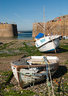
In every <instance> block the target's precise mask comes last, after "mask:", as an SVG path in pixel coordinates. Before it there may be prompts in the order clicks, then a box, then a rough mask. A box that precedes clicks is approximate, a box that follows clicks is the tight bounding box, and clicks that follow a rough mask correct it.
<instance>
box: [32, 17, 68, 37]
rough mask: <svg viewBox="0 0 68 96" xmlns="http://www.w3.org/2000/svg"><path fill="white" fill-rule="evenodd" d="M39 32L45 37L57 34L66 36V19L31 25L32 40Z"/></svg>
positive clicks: (67, 23) (67, 21) (67, 33)
mask: <svg viewBox="0 0 68 96" xmlns="http://www.w3.org/2000/svg"><path fill="white" fill-rule="evenodd" d="M40 32H41V33H45V35H48V34H49V35H51V34H53V35H56V34H58V35H62V36H68V19H62V20H61V21H60V20H56V19H55V20H51V21H49V22H47V23H43V22H37V23H33V32H32V36H33V38H34V37H35V36H37V34H38V33H40Z"/></svg>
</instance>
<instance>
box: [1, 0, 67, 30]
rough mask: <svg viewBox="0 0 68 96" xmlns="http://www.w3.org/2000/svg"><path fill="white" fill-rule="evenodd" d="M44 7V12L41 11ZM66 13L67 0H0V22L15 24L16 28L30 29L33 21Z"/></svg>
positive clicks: (50, 18)
mask: <svg viewBox="0 0 68 96" xmlns="http://www.w3.org/2000/svg"><path fill="white" fill-rule="evenodd" d="M43 9H45V12H43ZM43 14H45V22H47V21H49V20H52V19H54V18H56V17H59V16H63V15H67V14H68V0H0V22H3V23H5V22H8V23H9V24H17V29H18V30H19V31H20V30H23V31H24V30H25V31H27V30H32V29H33V23H35V22H43V21H44V19H43V16H44V15H43Z"/></svg>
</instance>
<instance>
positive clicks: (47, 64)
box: [44, 56, 55, 96]
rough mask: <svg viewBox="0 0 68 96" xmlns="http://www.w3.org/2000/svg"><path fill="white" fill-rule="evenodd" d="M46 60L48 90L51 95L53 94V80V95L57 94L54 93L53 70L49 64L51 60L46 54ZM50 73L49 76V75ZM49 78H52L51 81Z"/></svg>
mask: <svg viewBox="0 0 68 96" xmlns="http://www.w3.org/2000/svg"><path fill="white" fill-rule="evenodd" d="M44 61H45V63H46V78H47V86H48V92H49V96H51V95H50V94H51V92H50V82H51V88H52V90H51V91H52V96H55V94H54V89H53V88H54V87H53V84H52V78H51V72H50V66H49V62H48V60H47V58H46V57H45V56H44ZM48 74H49V76H48ZM49 78H50V82H49Z"/></svg>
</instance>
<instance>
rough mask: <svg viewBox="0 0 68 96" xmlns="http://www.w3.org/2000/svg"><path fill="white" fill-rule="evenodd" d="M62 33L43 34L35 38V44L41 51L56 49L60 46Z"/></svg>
mask: <svg viewBox="0 0 68 96" xmlns="http://www.w3.org/2000/svg"><path fill="white" fill-rule="evenodd" d="M59 42H60V35H52V36H43V37H41V38H39V39H37V38H35V46H36V47H37V48H38V49H39V51H40V52H50V51H55V50H56V49H57V48H58V47H59V44H60V43H59Z"/></svg>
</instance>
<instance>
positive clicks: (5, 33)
mask: <svg viewBox="0 0 68 96" xmlns="http://www.w3.org/2000/svg"><path fill="white" fill-rule="evenodd" d="M17 35H18V32H17V25H16V24H0V37H15V36H17Z"/></svg>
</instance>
